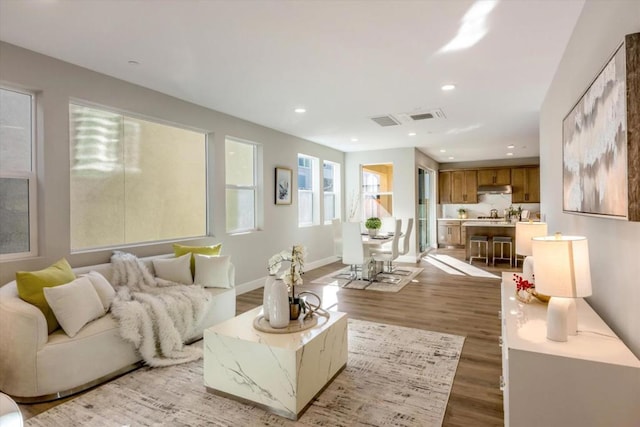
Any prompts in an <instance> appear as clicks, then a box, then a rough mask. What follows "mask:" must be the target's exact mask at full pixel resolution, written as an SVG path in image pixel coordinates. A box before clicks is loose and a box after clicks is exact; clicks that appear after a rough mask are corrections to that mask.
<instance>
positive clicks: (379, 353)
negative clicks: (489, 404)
mask: <svg viewBox="0 0 640 427" xmlns="http://www.w3.org/2000/svg"><path fill="white" fill-rule="evenodd" d="M201 343H202V341H200V342H199V343H197V344H194V345H198V344H200V345H201ZM463 344H464V337H461V336H457V335H448V334H441V333H437V332H429V331H423V330H419V329H412V328H405V327H400V326H392V325H386V324H382V323H373V322H365V321H361V320H353V319H350V320H349V356H348V362H347V367H346V369H345V370H344V371H343V372H342V373H340V374H339V375H338V376H337V377H336V378H335V380H334V381H333V382H332V383H331V384H330V385H329V387H327V389H326V390H325V391H324V392H323V393H322V394H321V395H320V396H319V397H318V399H317V400H316V401H314V402H313V404H312V405H311V406H310V407H309V409H308V410H307V411H306V412H305V413H304V414H303V415H302V417H301V418H300V419H299V420H298V421H297V422H294V421H290V420H287V419H285V418H281V417H279V416H277V415H273V414H271V413H268V412H266V411H264V410H263V409H260V408H257V407H254V406H252V405H248V404H243V403H240V402H236V401H235V400H232V399H227V398H224V397H219V396H217V395H215V394H212V393H209V392H207V391H206V389H205V387H204V385H203V379H202V361H201V360H200V361H196V362H190V363H186V364H183V365H176V366H169V367H166V368H155V369H150V368H141V369H139V370H137V371H135V372H132V373H130V374H127V375H125V376H122V377H120V378H118V379H116V380H113V381H111V382H109V383H107V384H104V385H102V386H100V387H98V388H96V389H95V390H92V391H90V392H88V393H86V394H83V395H81V396H79V397H77V398H75V399H73V400H71V401H69V402H66V403H63V404H61V405H58V406H56V407H54V408H51V409H49V410H48V411H46V412H43V413H42V414H40V415H38V416H36V417H34V418H30V419H29V420H27V421H26V422H25V425H26V426H43V427H44V426H46V427H51V426H70V425H82V426H92V427H106V426H109V427H111V426H125V425H127V426H128V425H130V426H151V425H153V426H225V427H226V426H324V427H329V426H332V427H333V426H374V425H375V426H407V427H409V426H421V427H426V426H439V425H441V424H442V420H443V418H444V413H445V410H446V407H447V401H448V400H449V392H450V391H451V385H452V383H453V378H454V376H455V372H456V369H457V366H458V360H459V358H460V353H461V351H462V346H463Z"/></svg>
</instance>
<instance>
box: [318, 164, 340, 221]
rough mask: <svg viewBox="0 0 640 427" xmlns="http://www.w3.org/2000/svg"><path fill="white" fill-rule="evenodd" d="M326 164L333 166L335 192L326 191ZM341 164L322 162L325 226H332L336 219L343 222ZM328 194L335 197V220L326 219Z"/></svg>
mask: <svg viewBox="0 0 640 427" xmlns="http://www.w3.org/2000/svg"><path fill="white" fill-rule="evenodd" d="M326 164H330V165H332V166H333V191H325V189H324V166H325V165H326ZM341 172H342V168H341V164H340V163H338V162H333V161H331V160H323V161H322V203H323V207H322V215H323V222H324V224H325V225H328V224H331V223H332V221H333V220H334V219H339V220H342V200H341V195H342V193H341V191H340V190H341V185H342V181H341ZM327 194H333V196H334V216H333V218H326V217H325V216H326V215H325V214H326V207H325V206H324V202H325V196H326V195H327Z"/></svg>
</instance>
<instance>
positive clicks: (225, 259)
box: [193, 254, 231, 288]
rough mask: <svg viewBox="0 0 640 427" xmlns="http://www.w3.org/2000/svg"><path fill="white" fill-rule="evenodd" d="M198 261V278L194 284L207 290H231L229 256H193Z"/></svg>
mask: <svg viewBox="0 0 640 427" xmlns="http://www.w3.org/2000/svg"><path fill="white" fill-rule="evenodd" d="M193 256H194V257H195V259H196V277H195V280H194V283H196V284H198V285H202V286H204V287H205V288H230V287H231V283H229V264H230V262H231V258H230V257H229V256H207V255H200V254H193Z"/></svg>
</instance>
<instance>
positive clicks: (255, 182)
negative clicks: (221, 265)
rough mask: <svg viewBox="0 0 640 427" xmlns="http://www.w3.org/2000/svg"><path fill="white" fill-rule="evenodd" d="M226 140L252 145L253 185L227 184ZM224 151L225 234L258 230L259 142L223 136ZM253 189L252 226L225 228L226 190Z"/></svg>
mask: <svg viewBox="0 0 640 427" xmlns="http://www.w3.org/2000/svg"><path fill="white" fill-rule="evenodd" d="M227 141H233V142H235V143H239V144H246V145H251V146H252V147H253V166H252V167H253V185H252V186H249V185H235V184H228V183H227V176H226V168H227V163H226V155H227ZM224 145H225V147H224V150H225V151H224V153H225V165H224V166H225V179H224V181H225V182H224V189H225V209H224V210H225V232H226V233H227V234H230V235H233V234H246V233H252V232H255V231H259V230H260V227H259V224H260V219H259V213H260V212H261V208H260V206H259V205H258V204H259V200H260V198H259V194H260V184H259V181H258V172H259V163H260V162H259V161H258V156H259V155H260V144H258V143H256V142H253V141H248V140H246V139H242V138H236V137H233V136H228V135H227V136H225V138H224ZM230 189H231V190H251V189H252V190H253V227H252V228H238V229H235V230H227V224H226V223H227V220H226V217H227V215H229V211H228V210H227V208H228V204H227V190H230Z"/></svg>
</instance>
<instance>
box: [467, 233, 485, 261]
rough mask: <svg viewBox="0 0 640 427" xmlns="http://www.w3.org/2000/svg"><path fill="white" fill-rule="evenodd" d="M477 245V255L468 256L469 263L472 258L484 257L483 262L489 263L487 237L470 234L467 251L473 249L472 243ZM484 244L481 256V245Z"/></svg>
mask: <svg viewBox="0 0 640 427" xmlns="http://www.w3.org/2000/svg"><path fill="white" fill-rule="evenodd" d="M474 243H475V244H476V245H477V246H478V255H472V256H470V257H469V264H471V261H473V259H474V258H479V259H484V262H485V264H487V265H489V237H487V236H471V237H470V238H469V253H471V251H473V244H474ZM483 245H484V256H482V246H483Z"/></svg>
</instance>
